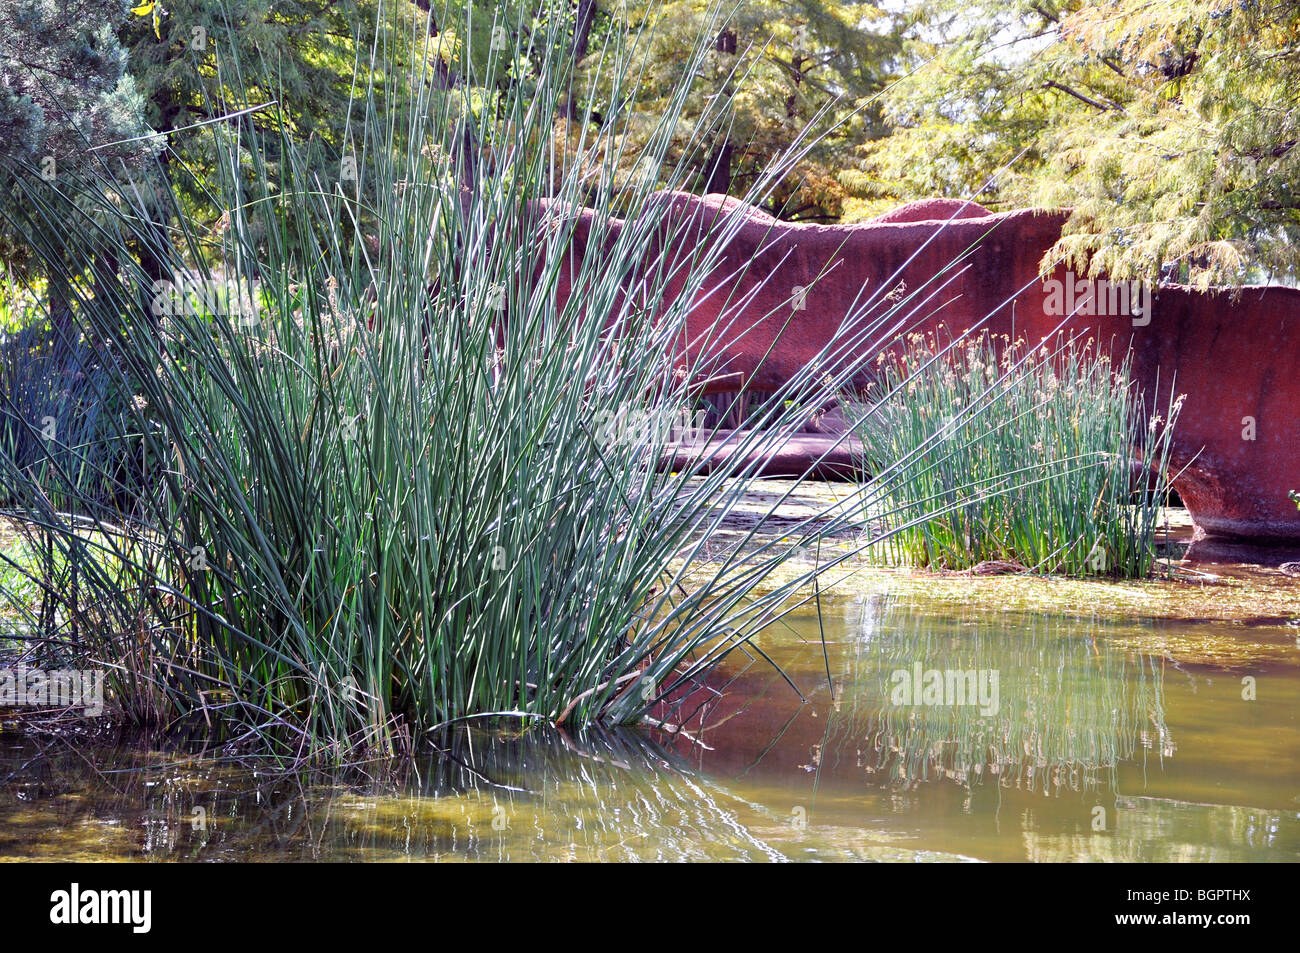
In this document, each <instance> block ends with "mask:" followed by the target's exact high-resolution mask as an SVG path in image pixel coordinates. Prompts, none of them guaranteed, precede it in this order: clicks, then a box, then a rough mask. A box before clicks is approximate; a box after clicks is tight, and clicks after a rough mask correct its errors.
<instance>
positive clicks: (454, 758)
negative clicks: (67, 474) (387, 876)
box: [0, 730, 782, 861]
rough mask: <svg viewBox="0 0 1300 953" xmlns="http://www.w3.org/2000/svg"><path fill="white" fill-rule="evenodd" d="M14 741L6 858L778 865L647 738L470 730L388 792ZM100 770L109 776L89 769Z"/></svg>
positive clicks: (241, 768)
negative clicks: (736, 862) (768, 861)
mask: <svg viewBox="0 0 1300 953" xmlns="http://www.w3.org/2000/svg"><path fill="white" fill-rule="evenodd" d="M0 740H7V741H8V742H9V743H8V744H5V746H4V751H3V754H2V755H0V781H2V782H3V783H2V784H0V858H4V857H9V858H16V857H28V856H42V855H47V856H61V857H76V856H78V855H82V856H87V857H89V856H95V855H99V854H109V855H115V856H129V855H136V856H142V857H144V858H150V859H168V860H187V859H188V860H222V859H225V860H235V859H263V860H308V859H323V858H329V859H334V860H349V859H354V860H382V859H397V858H408V857H409V858H427V859H440V858H451V857H456V858H463V859H481V860H510V861H521V860H522V861H527V860H565V859H570V860H588V861H589V860H631V859H655V860H763V859H781V856H782V855H781V854H780V853H779V852H778V851H777V850H775V849H774V848H772V847H770V846H768V845H766V844H765V843H763V842H762V841H760V840H759V839H758V838H756V837H755V836H753V835H752V834H750V833H749V831H748V830H747V829H746V827H745V826H744V825H742V824H741V823H739V821H738V820H737V817H736V808H737V805H738V803H739V802H737V800H736V798H734V797H733V796H731V795H729V794H727V793H726V792H724V791H721V790H720V789H718V788H717V787H716V785H714V784H712V783H711V782H709V781H708V780H707V779H704V778H702V777H699V776H697V775H695V774H694V772H692V771H691V770H690V769H689V768H685V767H684V766H683V764H682V761H681V759H680V757H679V756H677V755H675V754H673V753H672V752H671V751H669V750H668V749H666V748H664V747H662V746H660V745H658V744H657V743H655V742H654V741H652V740H650V739H649V738H647V737H646V736H644V735H641V734H638V733H635V732H602V733H599V734H595V733H589V734H584V735H582V736H569V735H565V734H563V733H561V732H558V731H554V732H538V731H531V732H529V733H528V734H527V735H526V736H516V735H510V734H493V733H489V732H484V731H468V730H462V731H459V732H457V733H455V734H453V735H449V736H448V737H447V738H445V739H443V741H442V751H441V753H439V754H430V755H429V756H428V757H426V758H424V759H423V760H422V761H421V762H419V763H417V764H415V765H412V766H411V768H410V773H409V775H408V776H406V777H404V778H401V779H393V780H388V781H386V782H383V783H380V782H373V781H372V782H369V783H363V784H358V783H356V782H355V779H353V783H351V784H347V783H343V779H340V778H338V777H332V778H331V777H327V776H321V775H315V774H312V773H298V774H290V775H285V774H282V773H271V772H267V771H265V770H264V769H260V770H259V769H256V768H250V767H249V766H247V765H239V764H232V763H230V762H221V763H218V762H213V761H204V760H193V761H190V760H187V759H186V758H185V756H184V755H183V754H181V753H179V752H175V751H173V752H170V753H157V752H154V753H149V752H148V749H141V748H133V747H127V746H121V747H114V748H111V749H108V750H106V751H94V752H86V751H74V750H72V749H70V748H69V747H68V746H66V745H64V744H58V743H56V744H54V745H52V746H47V747H41V746H38V745H36V744H35V742H33V741H32V740H30V739H26V740H24V741H18V740H17V739H13V738H9V739H0ZM92 761H93V763H94V765H95V767H94V770H88V764H89V763H91V762H92Z"/></svg>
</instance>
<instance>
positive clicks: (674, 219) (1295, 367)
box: [564, 193, 1300, 539]
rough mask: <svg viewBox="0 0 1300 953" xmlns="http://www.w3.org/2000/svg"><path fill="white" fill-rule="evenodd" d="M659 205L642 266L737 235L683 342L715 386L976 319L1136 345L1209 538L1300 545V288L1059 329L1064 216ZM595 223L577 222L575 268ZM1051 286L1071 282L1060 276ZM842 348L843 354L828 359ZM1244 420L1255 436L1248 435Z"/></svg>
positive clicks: (717, 202) (1175, 304) (1249, 291)
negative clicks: (1049, 259)
mask: <svg viewBox="0 0 1300 953" xmlns="http://www.w3.org/2000/svg"><path fill="white" fill-rule="evenodd" d="M657 200H658V201H659V202H661V203H663V208H664V210H665V212H666V214H665V216H664V219H663V222H662V223H661V225H660V227H659V229H658V235H659V237H658V239H657V240H656V242H652V243H651V247H649V248H647V250H646V252H647V254H646V258H647V260H651V261H653V260H656V255H657V253H658V252H660V251H663V252H664V258H665V260H667V261H668V262H670V263H674V264H678V265H681V264H684V263H685V262H686V261H688V260H689V258H690V256H691V255H692V254H694V253H697V252H698V251H699V249H700V248H701V245H702V242H704V241H705V240H706V237H707V235H708V234H709V230H710V229H711V228H714V227H716V226H717V223H718V222H719V221H721V220H722V217H723V216H726V215H729V214H730V215H731V216H732V217H731V219H730V221H732V222H733V223H735V225H736V227H735V229H734V232H733V233H732V234H731V237H730V239H729V240H728V241H727V242H726V244H725V245H724V246H722V247H721V257H720V260H719V262H718V266H717V267H716V268H714V269H713V271H712V273H711V274H710V275H709V277H708V279H707V280H706V282H705V285H704V287H703V290H702V291H701V292H700V293H699V294H698V295H697V296H696V299H695V302H694V305H693V307H692V310H691V314H690V318H689V321H688V327H689V340H688V341H683V342H682V347H683V348H684V349H685V350H686V351H687V352H688V353H689V354H690V356H691V358H692V359H694V360H698V361H701V362H702V364H703V366H704V367H706V369H707V371H706V372H707V374H708V375H709V376H718V375H739V379H743V381H744V382H745V385H746V386H747V387H749V388H750V389H754V390H759V391H763V390H772V389H775V388H776V387H779V386H780V385H781V384H782V383H783V382H785V381H787V380H789V379H790V378H791V377H792V376H793V375H794V374H796V373H797V372H798V371H799V370H800V369H801V368H803V367H804V366H806V365H807V364H808V363H809V362H810V361H814V360H816V361H819V362H820V363H821V364H822V366H824V367H827V368H828V369H830V366H832V365H835V364H836V363H838V362H841V361H859V360H861V359H862V358H864V357H867V358H869V357H872V356H874V354H875V353H877V352H878V350H879V349H880V347H881V346H882V345H883V344H884V342H886V341H887V340H888V339H889V338H891V337H894V336H895V335H897V333H898V332H899V331H902V330H908V329H916V330H928V329H931V328H933V327H935V326H937V325H938V324H940V323H943V324H946V325H947V327H948V328H949V329H951V330H956V331H961V330H964V329H966V328H969V327H973V326H975V325H976V324H981V326H983V327H986V328H987V329H988V330H990V331H991V332H993V333H994V334H998V335H1001V334H1008V335H1011V336H1012V337H1013V338H1014V337H1023V338H1025V339H1026V340H1027V341H1029V342H1031V343H1032V342H1036V341H1038V340H1040V339H1042V338H1043V337H1045V336H1048V335H1051V334H1053V333H1054V332H1057V331H1058V330H1063V331H1065V332H1066V333H1071V332H1072V333H1075V334H1088V335H1092V336H1094V337H1095V338H1097V339H1099V341H1100V342H1101V343H1103V344H1108V345H1110V346H1111V349H1112V352H1113V353H1114V354H1116V355H1117V356H1118V355H1120V354H1122V353H1123V352H1124V350H1125V349H1127V348H1129V347H1130V346H1131V347H1132V348H1133V360H1134V364H1133V368H1134V375H1135V378H1136V379H1137V380H1138V381H1139V382H1140V383H1141V385H1142V386H1143V387H1144V388H1145V389H1146V391H1147V392H1148V396H1149V397H1150V398H1151V399H1152V400H1153V401H1154V403H1155V405H1156V406H1157V407H1163V406H1164V405H1165V404H1167V402H1168V398H1169V391H1170V385H1171V381H1172V382H1176V383H1174V384H1173V387H1174V389H1175V390H1176V392H1177V393H1178V394H1186V403H1185V405H1184V407H1183V412H1182V415H1181V417H1180V420H1179V424H1178V427H1177V430H1176V435H1175V437H1176V440H1175V444H1176V450H1177V457H1178V459H1177V461H1176V462H1177V464H1178V466H1180V467H1181V466H1182V465H1183V464H1185V463H1186V462H1187V461H1188V460H1192V459H1193V458H1195V459H1194V461H1193V462H1192V464H1191V466H1190V469H1189V470H1188V472H1187V473H1186V474H1185V475H1184V476H1183V477H1182V478H1181V479H1180V480H1179V481H1178V482H1177V484H1176V485H1177V488H1178V490H1179V492H1180V494H1181V495H1182V497H1183V499H1184V501H1185V502H1186V503H1187V506H1188V509H1189V510H1190V512H1191V514H1192V517H1193V519H1194V520H1195V521H1196V523H1197V526H1198V527H1199V528H1200V529H1201V530H1202V531H1203V532H1205V533H1208V534H1211V535H1224V536H1241V537H1250V538H1257V537H1273V538H1293V539H1300V512H1297V510H1296V506H1295V504H1294V503H1292V502H1290V501H1289V500H1288V499H1287V492H1288V491H1289V490H1291V489H1300V291H1295V290H1291V289H1284V288H1246V289H1240V290H1239V291H1238V292H1237V293H1236V294H1234V293H1232V292H1230V291H1227V290H1213V291H1210V292H1197V291H1193V290H1191V289H1188V288H1183V287H1179V286H1164V287H1161V288H1160V289H1158V291H1157V293H1156V294H1155V296H1154V307H1153V308H1152V310H1151V313H1150V314H1142V315H1138V316H1136V317H1135V316H1132V315H1129V314H1120V315H1114V316H1100V317H1094V316H1083V315H1078V316H1075V317H1072V318H1066V317H1064V316H1062V315H1054V314H1049V313H1047V307H1046V304H1047V296H1046V293H1045V290H1044V285H1043V282H1042V280H1041V279H1040V278H1039V274H1038V268H1039V262H1040V260H1041V258H1042V256H1043V254H1044V252H1045V251H1046V250H1047V249H1048V248H1049V247H1051V245H1052V244H1053V243H1054V242H1055V241H1056V238H1057V237H1058V236H1059V234H1060V229H1061V226H1062V224H1063V223H1064V221H1065V219H1066V217H1067V214H1068V213H1066V212H1061V211H1050V212H1049V211H1042V210H1034V209H1027V210H1020V211H1015V212H1008V213H1003V214H996V215H994V214H989V213H987V211H986V210H984V209H982V208H980V207H979V206H978V205H974V204H973V203H960V202H953V201H949V200H929V201H927V202H921V203H912V204H911V205H908V206H904V207H902V208H900V209H898V210H895V211H894V212H891V213H889V214H888V215H885V216H881V217H880V218H879V219H877V220H875V221H873V222H868V223H864V224H861V225H847V226H846V225H798V224H790V223H783V222H779V221H777V220H775V219H773V218H771V217H770V216H768V215H766V214H764V213H762V212H759V211H758V210H756V209H746V208H744V207H741V206H738V204H737V203H735V202H734V200H725V199H723V198H722V197H719V196H708V197H706V198H700V197H698V196H692V195H687V194H685V193H664V194H662V195H660V196H658V197H657ZM588 214H589V213H588ZM587 223H589V218H587V219H584V220H583V221H582V222H580V223H579V228H578V231H577V234H576V236H575V238H576V241H575V257H580V255H581V254H582V249H584V248H585V243H586V234H587V232H586V229H587V228H588V227H589V225H588V224H587ZM1053 277H1055V278H1058V279H1061V280H1063V281H1064V280H1065V279H1066V278H1067V276H1066V274H1065V272H1064V270H1063V269H1059V268H1058V269H1057V271H1056V273H1055V274H1054V276H1053ZM800 287H802V288H804V289H806V291H805V292H804V293H803V294H802V295H800V294H799V293H798V292H797V289H798V288H800ZM681 290H682V281H681V280H680V279H675V280H673V281H670V282H669V291H668V294H669V296H670V297H675V296H679V295H680V294H681ZM564 292H565V293H566V294H567V288H565V289H564ZM891 292H892V293H894V295H895V296H896V299H897V298H898V297H901V298H902V299H903V300H904V304H903V306H902V307H901V308H900V309H899V310H898V311H897V313H896V314H894V315H893V316H892V317H891V318H890V319H889V321H888V322H887V323H885V324H880V323H879V322H880V319H881V317H882V316H883V315H886V314H887V313H888V311H889V309H890V308H891V307H893V306H894V301H891V300H888V297H887V296H888V295H890V293H891ZM799 302H801V303H802V305H803V306H802V307H796V303H799ZM1069 310H1070V309H1069V308H1068V307H1067V313H1068V311H1069ZM837 342H838V344H844V345H847V346H845V347H840V348H839V350H840V353H839V354H833V353H828V352H827V350H826V348H827V345H828V343H829V344H832V345H837ZM863 382H864V383H865V379H864V380H863ZM1157 382H1158V383H1159V389H1158V391H1157ZM719 389H729V390H734V389H737V385H736V384H735V383H734V379H733V382H731V383H728V384H727V385H726V386H725V387H720V388H719ZM1248 418H1249V419H1253V421H1254V433H1253V436H1254V439H1253V440H1250V439H1243V432H1244V433H1245V435H1246V436H1250V435H1251V432H1250V420H1249V419H1248Z"/></svg>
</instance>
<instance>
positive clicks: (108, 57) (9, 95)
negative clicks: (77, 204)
mask: <svg viewBox="0 0 1300 953" xmlns="http://www.w3.org/2000/svg"><path fill="white" fill-rule="evenodd" d="M126 16H127V5H126V3H125V2H123V0H64V2H57V3H56V2H55V0H7V2H6V3H5V4H4V5H3V6H0V253H2V254H3V256H4V259H5V260H6V261H7V262H9V263H10V264H11V265H19V266H21V265H22V264H23V263H24V262H25V260H26V257H27V249H25V248H24V247H23V246H22V245H21V244H20V243H19V242H17V241H16V240H15V238H14V236H13V233H12V232H10V231H9V230H8V229H7V228H6V227H5V226H6V224H7V223H9V222H11V221H12V218H13V216H14V215H15V214H22V211H23V208H24V207H25V206H26V205H27V204H28V199H29V198H30V196H31V191H30V190H32V189H34V188H37V187H46V188H49V187H57V185H58V184H59V183H61V182H66V181H69V180H71V179H73V178H75V177H77V176H80V175H86V174H90V173H94V172H95V171H97V170H107V169H113V170H117V169H120V168H123V167H130V168H139V167H140V166H141V165H142V164H143V163H144V162H145V161H146V160H147V159H148V158H149V157H150V156H151V155H153V154H154V153H155V152H156V150H157V149H158V145H159V144H158V143H157V141H156V140H154V139H153V138H151V137H150V136H149V132H150V130H149V128H148V126H147V124H146V123H145V121H144V111H143V100H142V98H141V96H140V94H139V92H138V91H137V89H136V87H135V82H134V80H133V78H132V77H131V75H130V74H129V73H127V72H126V63H127V54H126V51H125V49H124V48H123V47H122V45H121V43H120V42H119V41H118V38H117V32H116V31H117V28H118V25H119V24H121V23H122V22H123V21H124V20H125V18H126ZM42 184H43V185H42ZM74 239H75V236H73V235H66V234H64V235H58V236H52V240H53V241H54V242H55V243H56V244H57V245H60V246H62V247H65V248H66V254H67V256H68V258H69V260H70V261H71V260H72V259H74V257H75V256H76V255H77V254H78V253H79V250H78V249H76V248H74V247H73V246H74V245H76V244H77V243H76V242H75V240H74ZM81 251H85V250H84V249H83V250H81ZM91 253H92V254H93V250H91ZM72 267H73V266H72V265H71V264H70V266H69V268H70V269H71V268H72ZM108 267H109V268H111V263H109V264H108ZM49 278H50V282H51V285H50V312H51V316H52V318H53V319H54V323H55V326H56V328H59V329H60V330H61V331H65V332H66V331H67V330H68V322H69V320H70V317H71V309H70V306H69V303H68V302H69V295H68V288H67V283H66V278H67V275H66V274H51V275H50V276H49Z"/></svg>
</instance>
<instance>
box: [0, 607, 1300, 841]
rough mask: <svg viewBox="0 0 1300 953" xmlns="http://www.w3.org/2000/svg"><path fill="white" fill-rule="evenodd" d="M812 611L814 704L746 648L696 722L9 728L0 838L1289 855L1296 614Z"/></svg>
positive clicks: (698, 697)
mask: <svg viewBox="0 0 1300 953" xmlns="http://www.w3.org/2000/svg"><path fill="white" fill-rule="evenodd" d="M823 610H824V614H823V621H824V623H825V626H826V628H825V632H826V645H825V651H823V644H822V641H821V638H820V635H819V630H818V625H817V620H816V616H815V615H813V614H811V613H801V614H799V615H797V616H794V617H792V618H791V619H790V620H789V625H785V626H780V627H774V628H773V629H771V630H769V631H768V632H767V633H766V634H765V636H764V638H763V640H762V642H761V643H760V644H761V646H762V648H763V649H764V651H766V652H767V653H768V654H769V655H771V656H772V657H773V658H774V659H775V660H776V661H777V662H779V663H780V664H781V665H782V666H783V667H784V668H785V670H786V672H787V673H788V674H789V675H790V676H791V678H792V679H793V681H794V682H795V684H796V685H797V686H798V687H799V689H800V691H802V692H803V694H804V696H805V698H806V699H807V701H806V702H803V703H801V702H800V700H799V698H798V696H797V695H796V694H795V693H794V692H793V691H792V690H791V688H790V686H789V685H787V684H786V683H785V682H784V681H783V680H782V679H781V677H780V676H778V675H777V674H776V673H775V672H774V671H773V670H772V669H771V668H770V667H769V666H768V665H767V663H766V662H763V661H761V660H757V661H754V662H752V663H748V662H747V661H746V660H744V659H742V658H740V657H737V658H736V661H735V663H734V664H731V665H729V666H728V667H727V668H726V670H725V671H724V672H723V673H721V676H720V677H719V678H717V679H715V680H714V681H713V683H712V691H710V692H703V691H701V692H697V693H695V694H694V695H693V696H691V697H690V699H689V700H688V702H687V704H686V705H685V706H684V707H683V709H682V710H681V711H680V712H678V713H677V715H676V716H675V717H676V718H677V719H678V720H680V721H682V722H684V723H685V724H687V725H688V726H689V727H690V728H691V729H692V737H690V738H687V737H684V736H681V735H678V736H675V737H668V736H664V735H646V734H643V733H638V732H622V733H614V734H592V733H587V734H568V735H566V734H563V733H559V732H555V731H549V732H537V731H534V732H529V733H526V734H513V735H507V734H492V733H489V732H486V731H472V732H471V731H467V732H462V733H460V734H457V735H455V736H453V737H450V738H448V739H446V740H445V741H444V742H443V743H444V746H445V749H446V750H445V753H443V754H432V753H431V754H430V755H429V756H427V757H425V758H423V759H421V761H420V762H419V763H418V764H416V765H414V766H412V768H411V769H410V771H409V773H408V775H407V776H406V777H404V778H402V779H400V780H398V781H393V780H388V781H385V782H383V783H378V782H369V783H356V782H355V781H354V782H351V783H347V782H345V781H344V780H342V779H338V778H333V779H331V778H328V777H321V776H319V775H301V776H294V777H285V776H283V775H278V774H272V773H270V772H267V771H264V770H259V769H257V768H255V767H253V766H249V765H247V764H244V765H240V764H232V763H229V762H219V761H213V760H210V759H205V758H203V757H201V756H197V755H195V754H194V753H193V752H190V753H185V752H181V751H177V750H171V751H159V750H142V749H140V748H138V747H137V748H133V747H125V746H121V747H116V748H111V749H107V750H101V749H92V748H86V747H84V746H81V745H76V744H73V743H70V742H67V741H63V740H57V739H39V740H38V739H34V738H30V737H29V738H23V737H19V736H16V735H12V734H11V735H3V736H0V858H3V859H25V858H38V859H56V858H57V859H84V860H92V859H121V858H136V859H143V860H394V859H397V860H403V859H412V860H511V861H517V860H632V859H642V860H679V859H717V860H721V859H750V860H769V859H770V860H780V859H795V860H853V859H866V860H906V861H912V860H1052V861H1058V860H1070V861H1075V860H1151V861H1235V860H1244V861H1272V860H1283V861H1294V860H1296V859H1300V715H1298V714H1297V713H1300V643H1298V639H1300V628H1296V627H1292V626H1287V625H1276V626H1269V627H1253V628H1252V627H1245V626H1231V625H1222V624H1214V625H1194V624H1186V623H1179V624H1176V625H1175V624H1159V625H1157V624H1130V625H1126V626H1117V625H1114V624H1111V623H1102V622H1098V621H1095V620H1088V619H1079V618H1067V617H1060V616H1044V615H1041V614H1036V615H1014V614H1007V613H989V612H976V611H971V612H969V613H967V614H966V615H964V616H960V617H953V616H952V615H951V614H949V615H945V616H936V615H934V614H933V613H931V612H928V611H926V610H924V609H922V608H918V607H916V606H909V605H906V604H901V603H898V602H896V601H895V600H893V599H892V598H890V597H888V596H872V597H864V598H862V599H861V600H859V601H856V602H851V603H849V602H839V603H834V604H829V605H824V606H823ZM828 669H829V671H830V674H831V684H830V685H828V683H827V677H826V673H827V670H828ZM931 670H939V672H940V675H939V678H940V679H942V687H941V689H940V687H939V686H938V685H937V683H936V681H935V678H934V677H933V676H930V677H929V682H928V684H929V686H930V689H931V693H930V697H929V699H928V703H925V702H927V699H926V696H925V692H924V688H925V686H926V684H927V674H928V673H929V672H930V671H931ZM949 671H951V672H952V673H953V674H952V675H951V676H949V675H948V674H947V673H948V672H949ZM896 672H902V673H905V674H903V675H899V676H896V675H895V673H896ZM958 673H963V674H958ZM964 673H969V674H970V677H971V680H970V681H969V682H967V681H966V675H965V674H964ZM994 674H996V679H997V682H996V687H997V692H996V697H994V696H993V693H992V688H993V676H994ZM1244 679H1253V683H1252V682H1250V681H1243V680H1244ZM950 682H951V684H950ZM904 683H906V684H907V685H908V689H909V691H910V690H911V689H912V688H914V687H915V686H916V685H918V684H919V685H920V686H921V687H922V689H923V690H922V692H921V693H920V696H919V698H917V699H913V698H908V697H905V696H904V695H903V694H902V692H903V688H902V686H903V684H904ZM1252 686H1253V694H1254V698H1253V700H1251V699H1249V698H1244V697H1243V694H1244V695H1247V696H1249V695H1250V694H1251V688H1252ZM967 687H973V688H975V689H976V691H975V692H974V693H973V695H974V697H973V698H966V697H963V690H964V689H965V688H967ZM981 687H982V688H983V689H984V695H983V698H980V697H979V692H978V689H979V688H981ZM832 689H833V690H832ZM918 700H919V701H921V702H922V704H905V702H912V701H918ZM965 701H975V702H976V703H977V704H974V705H972V704H961V702H965ZM981 702H982V704H980V703H981ZM701 704H703V707H702V708H700V707H699V706H700V705H701ZM697 709H698V710H697ZM985 712H987V714H986V713H985Z"/></svg>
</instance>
